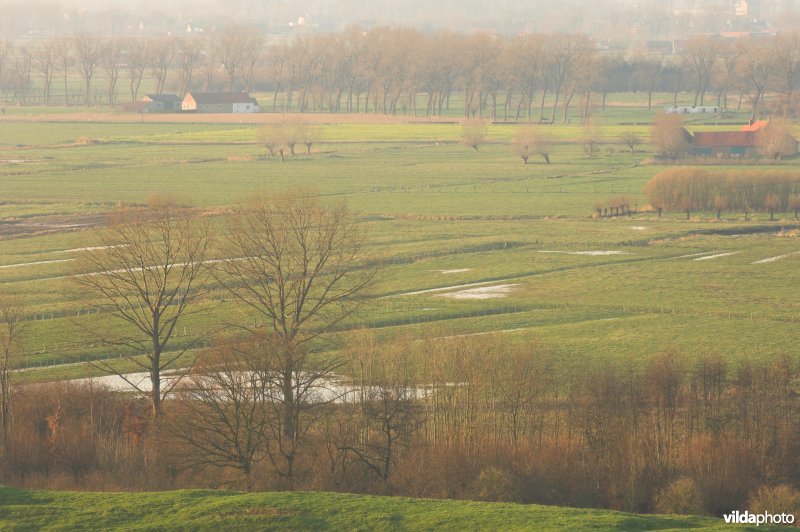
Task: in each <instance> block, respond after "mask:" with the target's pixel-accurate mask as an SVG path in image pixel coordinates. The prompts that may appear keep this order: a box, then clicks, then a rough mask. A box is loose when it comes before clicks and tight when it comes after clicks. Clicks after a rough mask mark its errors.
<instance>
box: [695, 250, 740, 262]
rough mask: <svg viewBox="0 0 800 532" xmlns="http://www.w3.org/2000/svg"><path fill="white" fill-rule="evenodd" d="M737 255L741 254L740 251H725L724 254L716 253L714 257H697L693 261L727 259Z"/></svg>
mask: <svg viewBox="0 0 800 532" xmlns="http://www.w3.org/2000/svg"><path fill="white" fill-rule="evenodd" d="M737 253H741V251H727V252H725V253H717V254H716V255H706V256H705V257H697V258H696V259H694V260H695V261H698V260H710V259H718V258H720V257H729V256H731V255H736V254H737Z"/></svg>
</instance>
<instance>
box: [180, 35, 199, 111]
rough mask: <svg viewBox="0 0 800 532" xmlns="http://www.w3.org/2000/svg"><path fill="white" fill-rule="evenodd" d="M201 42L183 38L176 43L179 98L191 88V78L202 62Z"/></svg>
mask: <svg viewBox="0 0 800 532" xmlns="http://www.w3.org/2000/svg"><path fill="white" fill-rule="evenodd" d="M202 55H203V42H202V41H201V40H200V39H195V38H184V39H181V40H179V41H178V55H177V61H178V79H179V81H180V87H181V88H180V93H179V94H178V95H179V96H180V97H181V98H183V97H184V96H186V93H187V92H189V89H190V88H191V86H192V76H193V75H194V71H195V69H196V68H197V66H198V65H199V64H200V63H201V61H202Z"/></svg>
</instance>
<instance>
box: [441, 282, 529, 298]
mask: <svg viewBox="0 0 800 532" xmlns="http://www.w3.org/2000/svg"><path fill="white" fill-rule="evenodd" d="M515 286H519V285H518V284H497V285H494V286H480V287H476V288H467V289H466V290H459V291H458V292H448V293H446V294H436V296H437V297H449V298H451V299H497V298H501V297H506V296H507V295H508V294H510V293H511V292H512V291H513V290H514V287H515Z"/></svg>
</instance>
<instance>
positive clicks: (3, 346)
mask: <svg viewBox="0 0 800 532" xmlns="http://www.w3.org/2000/svg"><path fill="white" fill-rule="evenodd" d="M24 325H25V322H24V321H23V315H22V305H21V303H20V302H19V300H17V299H15V298H13V297H10V296H0V357H2V358H0V430H2V433H0V451H4V450H5V441H6V437H7V436H8V431H9V427H10V424H11V379H10V377H11V369H12V361H13V359H14V358H15V357H17V356H18V355H19V350H20V342H21V338H22V332H23V327H24ZM0 456H2V454H0Z"/></svg>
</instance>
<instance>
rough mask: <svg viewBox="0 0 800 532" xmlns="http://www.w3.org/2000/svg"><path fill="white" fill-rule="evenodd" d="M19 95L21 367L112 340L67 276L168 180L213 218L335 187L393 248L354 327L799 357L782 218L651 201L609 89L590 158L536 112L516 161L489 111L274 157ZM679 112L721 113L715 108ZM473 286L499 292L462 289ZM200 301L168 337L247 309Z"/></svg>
mask: <svg viewBox="0 0 800 532" xmlns="http://www.w3.org/2000/svg"><path fill="white" fill-rule="evenodd" d="M24 111H25V110H24V109H22V110H15V112H14V113H12V114H9V115H8V116H6V117H4V119H3V120H4V121H3V123H2V128H0V290H1V291H2V292H3V293H10V294H16V295H19V296H21V297H22V298H23V299H24V300H25V302H26V304H27V313H28V314H29V317H30V319H31V320H32V323H31V324H30V326H29V328H28V330H27V333H26V339H25V349H24V350H25V356H24V358H23V359H22V360H20V361H18V366H19V367H22V368H29V367H31V366H33V367H36V368H43V369H41V370H37V371H28V372H23V373H21V374H20V375H19V376H18V378H24V379H46V380H50V379H57V378H64V377H73V376H80V375H84V374H87V372H88V371H89V370H88V369H86V367H85V366H82V365H79V366H75V365H69V366H64V365H63V364H67V363H71V362H76V361H81V360H87V359H96V358H107V357H118V356H119V353H110V352H108V350H107V349H106V348H104V347H103V346H100V345H98V344H97V341H96V339H94V338H93V337H92V335H89V334H87V333H86V332H85V329H90V328H93V327H94V328H101V329H102V328H103V327H109V326H111V325H110V324H109V321H108V320H107V319H106V316H103V315H97V314H91V313H89V312H88V310H89V308H90V303H91V302H90V301H87V300H86V299H85V297H84V295H83V294H80V293H79V292H78V291H77V289H76V287H75V285H74V284H73V283H72V281H71V279H70V277H71V275H72V274H73V270H72V268H73V267H74V263H75V260H74V259H75V257H76V256H77V254H78V253H80V250H81V249H82V248H84V247H86V246H89V245H91V240H90V232H89V231H88V230H87V227H89V226H90V225H92V224H96V223H98V222H99V221H101V220H102V218H100V217H99V215H100V214H101V213H103V212H107V211H109V210H111V209H113V208H115V207H116V206H117V205H120V204H125V203H144V202H146V201H147V199H148V197H149V196H150V195H151V194H170V195H175V196H177V197H178V198H181V199H182V200H184V201H186V202H190V203H192V204H194V205H197V206H200V207H202V208H205V209H207V210H208V211H209V213H211V214H222V213H224V211H225V210H226V209H227V208H228V207H230V206H232V205H235V204H237V203H238V202H240V201H243V200H244V199H245V198H247V197H248V196H250V195H252V194H253V193H255V192H258V191H266V192H274V191H279V190H283V189H287V188H291V187H297V186H302V187H309V188H313V189H315V190H318V191H319V193H320V194H322V195H323V196H325V197H328V198H330V199H332V200H338V199H342V200H346V201H347V203H348V204H349V206H350V207H351V208H352V209H353V210H355V211H358V212H359V216H360V219H361V220H362V222H363V224H364V225H365V227H366V228H367V229H368V231H369V235H370V248H371V249H370V251H371V253H372V254H373V256H374V257H376V258H379V259H380V260H381V261H382V262H383V264H384V267H383V269H382V271H381V275H380V279H379V282H378V283H377V285H376V286H375V288H374V293H373V294H372V295H373V297H372V298H371V303H370V305H368V307H367V309H366V311H365V312H364V313H363V314H362V315H360V316H357V317H356V318H354V319H353V320H352V321H351V322H350V323H348V324H347V326H348V327H356V326H363V325H366V326H370V327H375V328H380V330H383V331H391V330H394V329H395V328H398V327H402V328H407V329H410V330H412V332H414V333H415V334H419V335H422V334H424V333H425V332H426V331H435V333H436V334H469V333H476V332H486V333H488V332H503V333H507V334H509V335H521V334H533V335H536V336H538V337H539V338H541V339H542V341H543V342H545V343H546V344H548V345H550V346H552V347H553V348H554V349H556V350H558V351H559V352H560V353H562V354H563V356H562V357H561V358H562V361H563V364H564V365H565V366H568V367H574V368H581V367H586V365H587V364H606V363H609V362H612V363H615V364H620V365H623V366H632V367H635V366H639V365H640V364H642V363H643V362H645V361H646V360H647V359H648V358H649V357H650V356H652V355H653V354H655V353H658V352H660V351H663V350H665V349H676V350H678V351H680V352H681V353H683V355H684V356H685V357H686V358H687V359H688V360H689V361H691V360H693V359H695V358H697V357H699V356H702V355H704V354H707V353H717V354H720V355H723V356H725V357H727V358H728V359H729V360H731V361H732V362H734V363H736V364H738V363H740V362H742V361H744V360H748V359H750V360H752V359H762V360H763V359H770V358H774V357H776V356H783V355H786V356H789V357H791V358H792V360H794V361H796V360H797V352H796V349H795V348H794V347H793V346H794V345H796V341H797V330H798V328H797V323H798V322H800V301H798V299H797V293H796V288H794V287H796V286H798V281H800V269H798V261H800V253H798V252H800V241H798V239H797V228H798V225H797V222H796V221H795V220H794V218H793V215H792V214H790V213H783V214H782V215H781V216H779V219H778V220H777V221H774V222H770V221H769V220H768V218H769V216H768V214H764V213H753V214H751V215H750V216H749V219H748V220H745V219H744V215H743V214H742V213H725V214H724V215H723V218H722V219H721V220H716V216H715V213H700V214H696V215H694V216H693V217H692V219H691V220H688V221H687V220H685V215H684V214H678V213H675V214H665V215H664V216H663V217H658V216H657V215H656V214H654V213H649V212H645V210H644V208H645V205H646V203H647V200H646V198H645V197H644V196H643V194H642V189H643V186H644V184H645V183H646V182H647V180H648V179H650V177H652V176H653V175H654V174H655V173H656V172H658V171H659V170H661V169H662V168H663V167H661V166H657V165H651V164H644V162H646V161H647V160H648V159H650V158H651V157H652V155H653V154H652V152H651V149H650V148H649V147H648V146H647V145H646V144H645V145H642V146H641V147H640V148H641V149H643V153H638V154H636V156H632V155H631V154H630V153H628V152H627V151H626V149H625V147H624V146H622V145H621V144H618V143H616V140H617V139H619V137H620V136H621V135H622V134H623V133H624V132H625V131H629V130H633V131H635V132H637V133H638V134H639V135H640V137H641V138H642V139H645V138H646V137H647V135H648V127H647V126H646V125H641V124H646V123H647V122H648V121H649V120H650V119H651V117H652V114H650V113H648V112H646V111H643V110H641V109H636V108H632V109H629V108H626V107H624V106H622V105H621V103H620V105H619V106H610V107H609V110H608V111H607V113H605V114H600V116H599V120H600V123H601V124H602V125H601V126H600V131H599V137H600V138H601V141H602V143H601V144H600V148H599V150H598V153H597V155H596V156H594V157H587V156H586V154H585V152H584V149H583V145H582V138H583V137H584V134H585V132H584V129H583V128H582V127H581V126H579V125H576V124H567V125H556V126H550V127H544V128H543V129H542V131H543V132H544V133H545V134H547V135H548V136H550V137H551V139H552V142H553V143H554V145H553V150H552V154H551V158H552V161H553V164H544V162H543V161H542V160H541V159H536V158H532V159H531V161H530V164H527V165H523V164H522V161H521V159H520V158H519V157H517V156H515V155H514V154H513V152H512V149H511V145H510V144H511V139H513V137H514V135H515V133H516V131H517V127H518V126H516V125H514V124H496V125H491V126H489V127H488V138H489V141H490V142H489V143H487V144H485V145H483V146H481V147H480V148H479V150H478V151H477V152H476V151H474V150H472V149H470V148H467V147H464V146H461V145H459V144H458V140H459V134H460V129H459V126H458V125H456V124H453V123H450V124H448V123H432V124H426V123H404V124H383V123H371V121H370V120H369V119H365V120H363V123H356V122H349V123H343V124H321V125H319V126H317V127H318V135H319V141H318V142H317V143H316V144H315V145H314V146H313V151H312V153H311V154H310V155H307V154H305V147H304V146H300V147H299V149H298V155H297V156H295V157H290V158H289V159H287V161H286V162H285V163H280V161H278V160H276V159H273V160H270V159H269V158H268V156H267V152H266V150H265V149H264V148H263V147H261V146H259V145H258V144H256V142H255V138H256V135H255V129H256V126H255V125H251V124H238V123H235V122H234V123H215V122H211V123H197V122H195V123H189V122H186V123H182V122H175V123H114V122H111V121H109V122H108V123H103V122H102V121H89V122H83V121H80V120H78V119H77V118H74V117H73V118H70V117H71V115H69V114H65V115H63V119H64V120H65V122H31V121H28V120H22V119H20V120H17V119H16V118H15V117H20V116H21V117H23V118H24V117H29V116H31V115H33V116H36V115H35V113H31V115H26V114H25V112H24ZM109 116H110V117H114V116H115V115H113V114H112V115H109ZM367 118H369V117H367ZM328 119H330V117H329V118H328ZM69 120H71V121H69ZM231 120H235V118H234V119H231ZM745 120H746V116H744V115H741V116H734V117H733V118H731V119H730V120H729V121H730V122H736V121H738V122H743V121H745ZM629 124H640V125H629ZM689 126H690V128H691V129H715V128H723V127H731V126H723V125H718V124H717V123H716V122H715V119H713V118H709V119H706V121H705V122H694V121H693V122H692V123H690V124H689ZM795 164H796V163H795V162H786V163H783V165H782V166H784V167H786V168H790V169H791V168H795ZM720 167H721V165H720ZM620 195H625V196H627V197H629V198H630V200H631V204H632V205H634V206H636V208H637V210H638V213H636V214H633V215H632V216H630V217H628V216H625V217H615V218H600V219H598V218H595V217H593V211H594V209H593V205H594V203H595V202H597V201H604V200H606V199H607V198H609V197H615V196H620ZM222 218H223V217H222V216H218V217H216V218H215V220H217V221H220V222H221V220H222ZM476 283H478V285H477V286H472V287H463V286H462V285H473V284H476ZM499 285H502V288H501V289H499V292H497V291H496V290H495V292H496V293H492V291H493V287H496V286H499ZM481 287H482V288H484V289H487V290H488V291H489V292H490V293H491V294H490V295H492V296H493V297H489V298H477V297H475V293H474V292H471V293H470V292H467V293H463V291H464V290H468V289H474V288H481ZM454 296H455V297H454ZM202 307H203V308H204V309H206V310H207V312H205V313H204V314H201V315H198V316H194V317H192V318H191V319H190V320H188V321H187V322H186V323H184V324H183V326H184V329H183V330H182V331H181V333H182V334H181V336H179V337H178V338H177V342H178V344H177V345H179V344H180V343H181V342H182V341H185V339H186V338H189V337H191V336H192V335H193V333H196V332H198V331H207V330H210V329H213V328H217V327H224V326H225V325H226V324H229V323H231V322H233V323H236V322H239V323H241V322H243V321H246V320H249V319H251V318H252V317H251V316H248V315H247V314H244V313H242V312H241V310H240V309H238V308H237V307H236V306H235V305H233V304H232V303H231V302H230V300H229V298H226V295H225V294H224V293H222V292H220V291H219V290H218V289H217V287H213V286H210V287H209V293H208V295H207V296H206V298H205V300H204V303H203V305H202ZM509 331H510V332H509ZM135 354H136V353H122V355H135ZM120 363H123V364H124V362H120ZM45 367H46V368H47V369H46V370H45V369H44V368H45Z"/></svg>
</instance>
